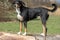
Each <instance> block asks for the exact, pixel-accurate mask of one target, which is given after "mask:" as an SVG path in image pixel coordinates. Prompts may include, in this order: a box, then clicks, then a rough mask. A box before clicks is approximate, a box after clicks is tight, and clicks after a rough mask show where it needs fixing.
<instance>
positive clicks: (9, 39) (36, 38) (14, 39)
mask: <svg viewBox="0 0 60 40" xmlns="http://www.w3.org/2000/svg"><path fill="white" fill-rule="evenodd" d="M0 40H44V37H43V36H41V35H39V34H27V36H22V35H17V34H11V33H5V32H0ZM46 40H60V35H54V36H51V35H47V37H46Z"/></svg>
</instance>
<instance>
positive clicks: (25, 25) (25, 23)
mask: <svg viewBox="0 0 60 40" xmlns="http://www.w3.org/2000/svg"><path fill="white" fill-rule="evenodd" d="M24 29H25V33H24V34H23V35H26V34H27V22H26V21H25V22H24Z"/></svg>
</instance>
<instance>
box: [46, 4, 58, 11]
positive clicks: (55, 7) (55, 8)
mask: <svg viewBox="0 0 60 40" xmlns="http://www.w3.org/2000/svg"><path fill="white" fill-rule="evenodd" d="M52 6H54V8H53V9H52V10H50V9H47V10H48V11H51V12H54V11H56V10H57V5H56V4H52Z"/></svg>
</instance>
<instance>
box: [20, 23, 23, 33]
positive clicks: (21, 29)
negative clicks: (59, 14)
mask: <svg viewBox="0 0 60 40" xmlns="http://www.w3.org/2000/svg"><path fill="white" fill-rule="evenodd" d="M22 25H23V23H22V22H20V32H22Z"/></svg>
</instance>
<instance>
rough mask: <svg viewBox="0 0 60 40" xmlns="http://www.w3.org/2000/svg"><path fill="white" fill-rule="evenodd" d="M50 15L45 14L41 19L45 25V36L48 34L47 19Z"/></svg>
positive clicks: (43, 25)
mask: <svg viewBox="0 0 60 40" xmlns="http://www.w3.org/2000/svg"><path fill="white" fill-rule="evenodd" d="M48 17H49V15H48V14H44V15H43V16H42V17H41V20H42V27H43V34H42V35H43V36H46V35H47V27H46V21H47V19H48Z"/></svg>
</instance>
